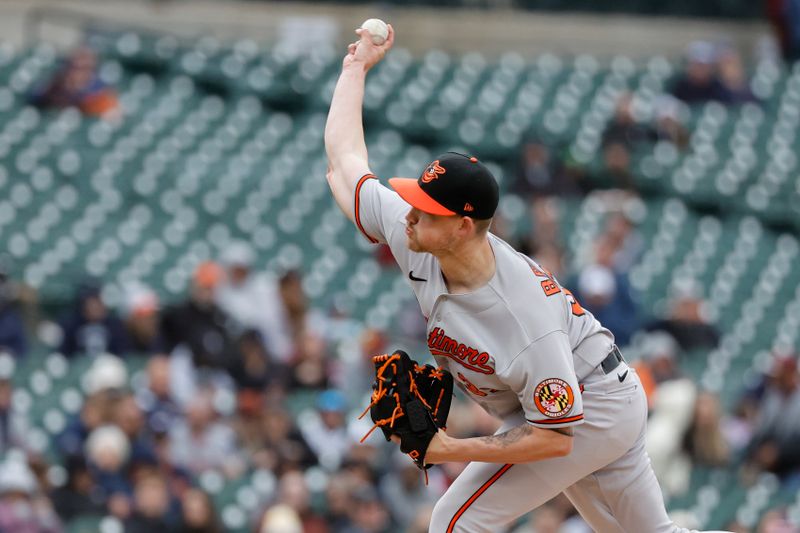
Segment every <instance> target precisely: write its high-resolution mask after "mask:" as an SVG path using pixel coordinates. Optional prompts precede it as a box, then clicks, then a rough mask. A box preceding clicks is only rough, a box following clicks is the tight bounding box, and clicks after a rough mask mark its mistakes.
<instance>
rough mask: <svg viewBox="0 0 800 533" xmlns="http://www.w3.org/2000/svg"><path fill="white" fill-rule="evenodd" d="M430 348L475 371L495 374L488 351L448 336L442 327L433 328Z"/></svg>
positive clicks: (436, 353)
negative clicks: (482, 350)
mask: <svg viewBox="0 0 800 533" xmlns="http://www.w3.org/2000/svg"><path fill="white" fill-rule="evenodd" d="M428 349H429V350H430V351H431V353H432V354H433V355H443V356H444V357H449V358H451V359H452V360H453V361H455V362H456V363H458V364H460V365H463V366H465V367H467V368H469V369H470V370H474V371H475V372H480V373H481V374H494V367H493V366H492V365H491V364H490V359H491V357H490V356H489V354H488V353H486V352H481V351H480V350H477V349H475V348H473V347H472V346H467V345H466V344H464V343H463V342H458V341H457V340H455V339H452V338H450V337H448V336H447V335H445V332H444V330H443V329H442V328H433V331H431V332H430V334H429V335H428Z"/></svg>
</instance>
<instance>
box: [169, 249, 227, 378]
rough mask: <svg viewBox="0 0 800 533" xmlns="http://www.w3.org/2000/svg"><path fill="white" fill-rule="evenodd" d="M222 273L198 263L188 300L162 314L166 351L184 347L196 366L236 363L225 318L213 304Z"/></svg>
mask: <svg viewBox="0 0 800 533" xmlns="http://www.w3.org/2000/svg"><path fill="white" fill-rule="evenodd" d="M223 276H224V272H223V271H222V269H221V268H220V267H219V266H218V265H216V264H215V263H211V262H205V263H202V264H200V266H198V267H197V269H196V270H195V272H194V276H193V277H192V284H191V287H190V292H189V298H188V300H186V301H185V302H183V303H182V304H179V305H177V306H174V307H171V308H168V309H167V310H166V311H165V312H164V316H163V322H162V327H163V331H164V338H165V340H166V343H167V350H169V351H172V350H174V349H175V347H176V346H178V345H181V344H182V345H184V346H185V347H186V348H188V349H189V351H190V352H191V355H192V362H193V364H194V366H195V367H199V368H212V369H227V368H228V367H229V365H230V364H231V363H232V362H233V361H234V360H235V358H236V357H235V355H236V350H235V345H234V342H233V339H231V337H230V335H229V334H228V331H227V329H226V326H227V322H228V317H227V315H225V313H224V312H223V311H222V310H221V309H220V308H219V307H217V305H216V303H215V302H214V290H215V288H216V287H217V286H218V285H219V283H220V282H221V281H222V278H223Z"/></svg>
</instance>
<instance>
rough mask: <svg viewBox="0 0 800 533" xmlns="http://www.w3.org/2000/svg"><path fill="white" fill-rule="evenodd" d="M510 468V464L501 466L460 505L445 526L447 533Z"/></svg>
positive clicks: (451, 530)
mask: <svg viewBox="0 0 800 533" xmlns="http://www.w3.org/2000/svg"><path fill="white" fill-rule="evenodd" d="M512 466H513V465H512V464H507V465H503V468H501V469H500V470H498V471H497V472H495V474H494V475H493V476H492V477H490V478H489V481H487V482H486V483H484V484H483V485H481V486H480V488H479V489H478V490H476V491H475V493H474V494H473V495H472V496H470V498H469V499H468V500H467V501H466V503H465V504H464V505H462V506H461V508H460V509H459V510H458V511H456V514H454V515H453V519H452V520H450V525H449V526H447V533H453V529H454V528H455V527H456V522H458V519H459V518H461V515H463V514H464V513H465V512H466V511H467V509H469V506H470V505H472V504H473V503H475V500H477V499H478V497H480V495H481V494H483V493H484V492H486V491H487V490H488V489H489V487H491V486H492V485H494V483H495V482H496V481H497V480H498V479H500V477H501V476H502V475H503V474H505V473H506V472H508V469H509V468H511V467H512Z"/></svg>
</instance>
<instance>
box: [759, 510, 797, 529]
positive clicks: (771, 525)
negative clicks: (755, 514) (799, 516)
mask: <svg viewBox="0 0 800 533" xmlns="http://www.w3.org/2000/svg"><path fill="white" fill-rule="evenodd" d="M797 530H798V527H797V522H796V521H792V520H789V519H788V518H787V517H786V511H785V510H784V509H772V510H769V511H767V512H766V513H764V516H762V517H761V520H760V521H759V522H758V528H757V529H756V531H757V533H797Z"/></svg>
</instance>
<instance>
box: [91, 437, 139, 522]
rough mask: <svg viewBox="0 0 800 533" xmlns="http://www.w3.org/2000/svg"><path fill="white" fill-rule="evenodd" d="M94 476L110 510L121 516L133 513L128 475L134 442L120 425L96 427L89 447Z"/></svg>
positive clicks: (121, 517)
mask: <svg viewBox="0 0 800 533" xmlns="http://www.w3.org/2000/svg"><path fill="white" fill-rule="evenodd" d="M85 453H86V456H87V459H88V463H89V467H90V471H91V473H92V478H93V479H94V480H95V483H96V485H97V487H98V488H99V490H100V491H101V494H102V496H103V498H104V499H105V500H106V502H107V505H108V510H109V511H110V512H111V513H112V514H113V515H115V516H116V517H118V518H120V519H125V518H127V517H128V516H129V515H130V511H131V506H130V496H131V494H132V491H133V487H132V486H131V482H130V479H129V478H128V475H127V466H128V459H129V457H130V443H129V442H128V438H127V436H126V435H125V433H124V432H123V431H122V430H121V429H119V428H118V427H117V426H113V425H104V426H100V427H98V428H97V429H95V430H93V431H92V432H91V433H90V434H89V437H88V438H87V439H86V450H85Z"/></svg>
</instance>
